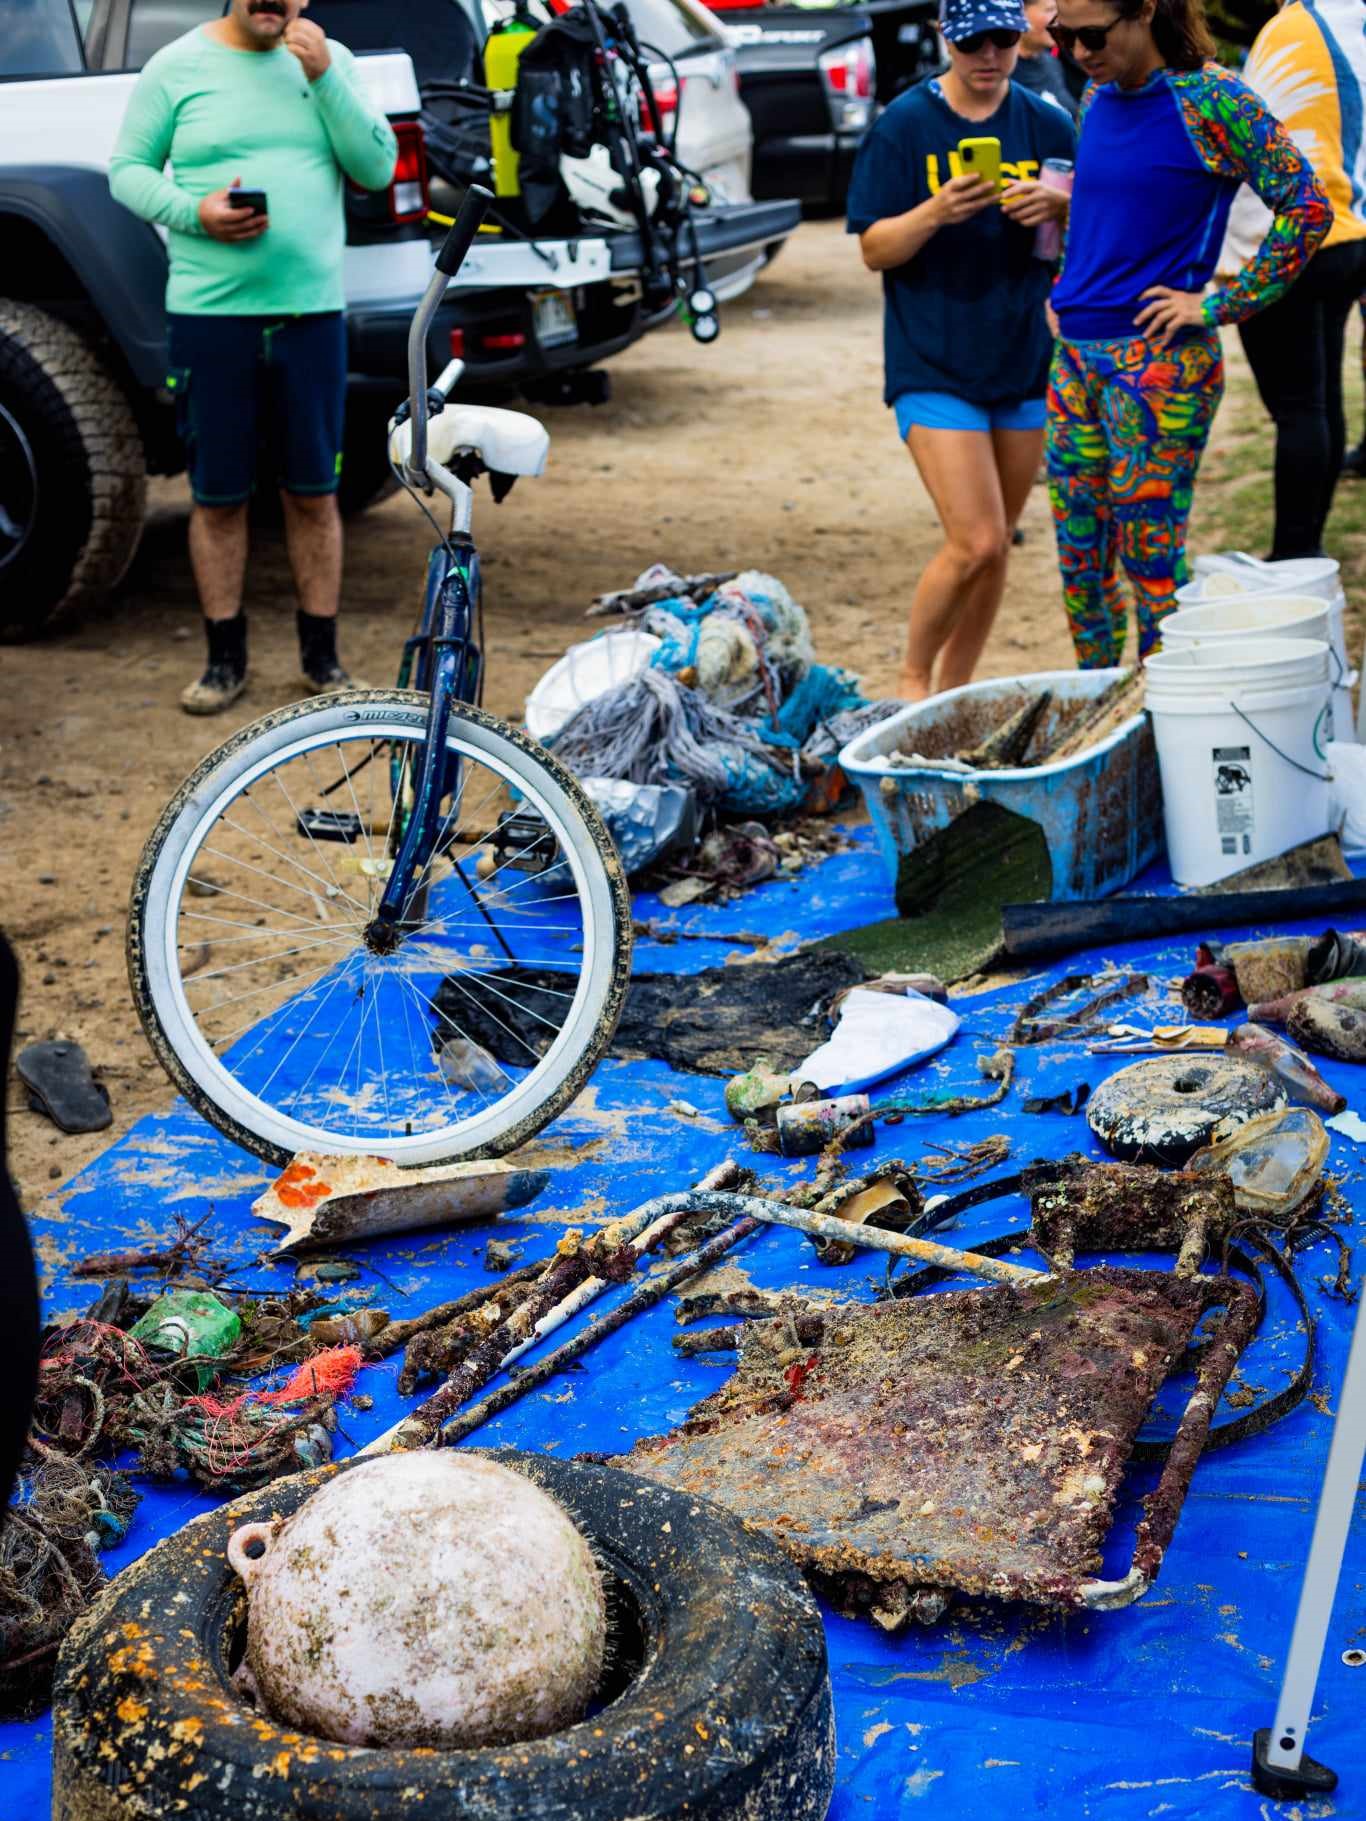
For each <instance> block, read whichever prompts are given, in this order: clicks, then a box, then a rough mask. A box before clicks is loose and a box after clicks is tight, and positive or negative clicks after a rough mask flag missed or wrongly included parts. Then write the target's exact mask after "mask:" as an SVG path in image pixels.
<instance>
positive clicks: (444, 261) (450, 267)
mask: <svg viewBox="0 0 1366 1821" xmlns="http://www.w3.org/2000/svg"><path fill="white" fill-rule="evenodd" d="M492 201H493V194H492V192H491V191H490V190H486V189H485V188H484V187H483V185H482V184H478V183H472V184H471V185H470V187H469V189H468V190H466V192H465V200H464V201H463V202H462V203H461V204H460V213H459V214H458V215H457V216H456V218H455V222H454V225H453V226H452V228H451V230H450V232H449V233H448V234H447V236H446V238H445V240H444V241H443V242H442V246H441V251H440V252H439V253H438V254H437V256H436V268H435V270H434V271H433V273H432V276H431V282H430V283H429V284H428V286H427V289H426V291H425V292H424V294H423V298H422V302H421V303H420V304H419V305H418V306H417V310H416V311H415V313H414V315H413V320H412V323H411V324H410V325H409V329H408V409H409V412H410V414H411V420H412V433H413V440H412V454H411V455H410V456H409V458H408V460H407V462H405V464H404V467H405V469H406V471H407V478H408V481H409V483H410V484H411V485H412V486H415V487H422V488H424V489H427V488H428V487H429V482H428V479H427V334H428V331H429V330H430V329H431V326H432V321H433V319H434V318H435V316H436V313H437V310H438V309H439V308H440V307H441V300H442V298H443V297H444V296H445V295H446V287H447V285H448V284H449V283H450V281H451V279H452V278H454V277H455V275H456V273H457V272H458V271H459V270H460V268H461V266H462V265H463V264H464V261H465V255H466V254H467V253H468V252H469V250H470V247H471V246H472V245H473V243H474V237H475V235H476V234H477V233H478V232H479V224H480V222H482V221H483V219H484V216H485V214H486V213H487V212H488V208H489V205H490V203H491V202H492Z"/></svg>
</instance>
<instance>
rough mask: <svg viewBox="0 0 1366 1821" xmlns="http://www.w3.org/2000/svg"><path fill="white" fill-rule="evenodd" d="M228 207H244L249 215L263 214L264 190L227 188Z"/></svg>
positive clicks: (264, 205)
mask: <svg viewBox="0 0 1366 1821" xmlns="http://www.w3.org/2000/svg"><path fill="white" fill-rule="evenodd" d="M228 207H229V208H232V209H246V210H247V212H248V213H249V214H251V215H264V214H266V213H267V210H266V193H265V191H264V190H241V189H238V190H229V191H228Z"/></svg>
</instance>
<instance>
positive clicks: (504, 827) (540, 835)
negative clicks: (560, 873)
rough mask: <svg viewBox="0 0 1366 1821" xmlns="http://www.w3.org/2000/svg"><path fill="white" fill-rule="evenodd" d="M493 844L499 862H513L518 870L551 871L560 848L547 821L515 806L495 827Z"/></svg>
mask: <svg viewBox="0 0 1366 1821" xmlns="http://www.w3.org/2000/svg"><path fill="white" fill-rule="evenodd" d="M492 846H493V852H494V854H495V856H496V858H497V865H498V866H510V867H511V868H512V870H513V871H514V872H518V873H543V872H546V871H548V870H549V868H550V867H552V866H553V865H554V864H555V861H556V859H557V858H558V855H559V851H560V844H559V842H558V841H557V840H556V839H555V836H554V835H553V833H552V832H551V830H550V828H549V826H548V825H547V824H546V822H545V821H544V820H543V819H542V818H541V817H540V816H538V815H537V814H536V813H535V811H534V810H527V809H514V810H511V811H509V812H508V814H506V815H505V816H503V818H502V819H501V821H500V822H499V824H498V826H497V828H496V829H494V831H493V842H492ZM494 870H495V871H496V870H497V867H495V868H494Z"/></svg>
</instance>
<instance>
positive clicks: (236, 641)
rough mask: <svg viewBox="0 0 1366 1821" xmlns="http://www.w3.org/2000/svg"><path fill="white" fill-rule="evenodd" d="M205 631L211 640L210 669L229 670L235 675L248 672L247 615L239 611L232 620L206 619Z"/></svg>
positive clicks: (241, 675) (242, 674) (242, 675)
mask: <svg viewBox="0 0 1366 1821" xmlns="http://www.w3.org/2000/svg"><path fill="white" fill-rule="evenodd" d="M204 631H205V633H206V635H207V637H208V641H209V669H210V670H229V671H231V672H232V674H233V676H235V677H244V676H245V675H246V674H247V616H246V614H245V613H238V614H235V615H234V616H233V618H232V619H230V620H205V622H204Z"/></svg>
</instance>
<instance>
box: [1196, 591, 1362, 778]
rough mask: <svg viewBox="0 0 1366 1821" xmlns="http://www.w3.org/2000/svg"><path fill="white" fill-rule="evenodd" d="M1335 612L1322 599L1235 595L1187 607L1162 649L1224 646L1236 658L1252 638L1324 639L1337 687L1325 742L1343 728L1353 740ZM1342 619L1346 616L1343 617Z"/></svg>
mask: <svg viewBox="0 0 1366 1821" xmlns="http://www.w3.org/2000/svg"><path fill="white" fill-rule="evenodd" d="M1332 617H1333V615H1332V608H1331V606H1330V604H1329V603H1328V602H1327V601H1325V600H1324V599H1323V597H1322V596H1321V595H1312V594H1229V595H1224V596H1222V597H1221V598H1219V599H1216V600H1208V599H1207V600H1205V601H1204V602H1203V603H1201V605H1199V606H1196V607H1181V608H1179V609H1178V610H1177V611H1176V612H1175V613H1169V614H1168V615H1167V617H1166V619H1165V620H1163V622H1162V649H1163V650H1164V651H1183V650H1186V649H1188V648H1189V647H1190V646H1192V645H1218V646H1221V647H1222V649H1223V650H1224V651H1225V652H1227V653H1229V654H1230V655H1231V656H1233V657H1234V658H1235V659H1236V657H1237V654H1238V652H1239V651H1240V650H1241V649H1242V647H1243V646H1244V645H1245V644H1246V643H1247V641H1248V640H1249V639H1319V640H1322V642H1323V643H1324V644H1326V645H1328V646H1329V647H1330V653H1331V655H1330V657H1329V670H1330V675H1331V677H1332V682H1333V691H1332V697H1331V705H1332V716H1331V721H1330V725H1329V727H1328V729H1327V731H1326V733H1325V735H1324V740H1325V742H1326V741H1328V740H1335V739H1336V738H1337V737H1338V733H1337V730H1338V728H1339V727H1343V728H1346V729H1347V732H1346V734H1345V735H1344V737H1345V738H1347V739H1351V738H1352V737H1353V729H1352V692H1351V690H1350V689H1348V688H1347V687H1346V686H1345V677H1344V673H1343V669H1342V665H1341V662H1340V660H1339V658H1338V654H1337V651H1336V649H1333V648H1332V647H1333V641H1332ZM1339 617H1340V616H1339Z"/></svg>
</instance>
